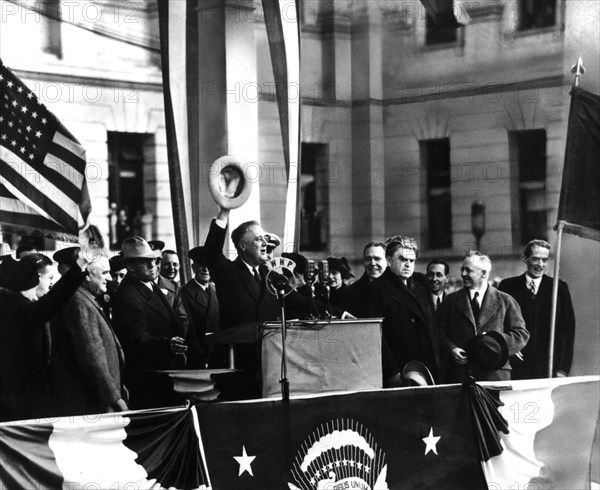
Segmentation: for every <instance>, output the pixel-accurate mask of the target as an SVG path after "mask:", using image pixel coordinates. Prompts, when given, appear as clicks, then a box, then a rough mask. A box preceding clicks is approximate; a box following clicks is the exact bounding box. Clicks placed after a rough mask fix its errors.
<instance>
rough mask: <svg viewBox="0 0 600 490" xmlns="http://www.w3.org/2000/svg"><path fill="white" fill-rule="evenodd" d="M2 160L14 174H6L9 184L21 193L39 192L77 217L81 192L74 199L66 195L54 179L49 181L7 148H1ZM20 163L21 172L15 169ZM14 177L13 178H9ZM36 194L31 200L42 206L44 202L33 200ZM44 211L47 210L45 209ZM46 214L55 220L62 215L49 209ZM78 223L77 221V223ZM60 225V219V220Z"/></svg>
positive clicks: (59, 207)
mask: <svg viewBox="0 0 600 490" xmlns="http://www.w3.org/2000/svg"><path fill="white" fill-rule="evenodd" d="M0 159H2V160H3V163H5V164H6V167H8V168H10V169H11V170H12V172H10V173H7V174H6V179H7V184H12V185H13V186H14V187H16V188H17V189H19V190H20V191H21V192H23V193H25V194H27V193H28V192H29V191H28V188H32V190H34V189H37V190H39V191H40V192H41V193H42V195H43V197H44V198H45V199H50V198H51V200H52V201H53V202H54V203H55V204H56V205H57V206H58V209H60V210H64V211H67V212H69V213H70V214H71V217H72V218H73V217H75V216H77V211H78V209H77V208H78V206H77V201H78V200H79V198H80V192H77V193H75V195H74V196H73V198H71V197H70V196H68V195H66V194H65V193H64V192H63V191H62V189H60V188H59V187H57V186H56V185H55V180H54V179H48V178H47V177H46V176H44V175H42V174H41V173H40V172H38V171H37V170H36V169H35V168H33V167H32V166H31V165H30V164H29V163H27V162H25V161H23V160H21V159H20V158H19V156H18V155H15V154H14V153H12V152H11V151H10V150H8V149H7V148H0ZM17 162H18V163H20V166H17V168H19V170H20V171H19V172H18V171H16V169H15V164H16V163H17ZM9 175H12V178H10V177H9ZM33 196H34V194H32V195H31V197H30V199H31V200H32V201H34V202H36V204H40V203H41V202H42V201H38V200H37V199H34V198H33ZM44 209H46V208H45V207H44ZM46 212H47V213H48V214H49V215H51V216H52V217H53V218H57V217H59V216H60V214H56V215H55V214H54V213H53V212H51V211H50V210H49V209H46ZM75 222H76V221H75ZM59 223H60V219H59Z"/></svg>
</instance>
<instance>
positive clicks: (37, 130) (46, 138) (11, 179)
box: [0, 60, 91, 238]
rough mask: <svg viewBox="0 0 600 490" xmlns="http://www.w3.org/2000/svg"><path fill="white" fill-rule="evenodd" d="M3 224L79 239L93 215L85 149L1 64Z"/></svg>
mask: <svg viewBox="0 0 600 490" xmlns="http://www.w3.org/2000/svg"><path fill="white" fill-rule="evenodd" d="M0 98H1V101H0V103H1V104H2V112H1V114H0V225H2V226H3V227H5V228H12V229H25V230H28V231H31V230H35V231H37V232H40V233H44V234H47V235H51V236H55V237H59V238H60V237H68V236H77V234H78V232H79V230H80V229H81V228H83V227H84V226H85V224H86V221H87V218H88V216H89V214H90V211H91V204H90V197H89V193H88V189H87V184H86V180H85V168H86V156H85V150H84V148H83V147H82V146H81V145H80V144H79V142H78V141H77V140H76V139H75V138H74V137H73V135H72V134H71V133H70V132H69V131H68V130H67V129H66V128H65V127H64V126H63V125H62V124H61V122H60V121H59V120H58V119H57V118H56V117H55V116H54V115H53V114H52V113H51V112H50V111H49V110H48V109H47V108H46V107H45V106H44V105H43V104H42V103H41V102H40V101H39V99H38V98H37V97H36V95H35V94H34V93H33V92H32V91H31V90H29V88H28V87H27V86H26V85H25V84H24V83H23V82H22V81H21V80H20V79H19V78H18V77H17V76H16V75H15V74H14V73H13V72H12V71H10V70H9V69H8V68H7V67H6V66H5V65H4V63H3V62H2V60H0Z"/></svg>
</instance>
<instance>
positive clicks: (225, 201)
mask: <svg viewBox="0 0 600 490" xmlns="http://www.w3.org/2000/svg"><path fill="white" fill-rule="evenodd" d="M226 174H229V175H230V176H233V177H235V179H236V180H238V185H237V186H236V187H235V189H233V188H230V186H229V185H227V184H228V183H227V182H224V180H225V179H224V176H225V175H226ZM224 184H225V185H224ZM208 190H209V191H210V193H211V195H212V197H213V199H214V200H215V202H216V203H217V204H218V205H219V207H221V208H223V209H235V208H239V207H240V206H241V205H242V204H244V203H245V202H246V201H247V200H248V198H249V197H250V193H251V192H252V186H251V185H250V183H249V182H248V181H247V179H246V175H245V174H244V168H243V167H242V164H241V163H240V162H239V161H238V160H237V159H236V158H234V157H232V156H230V155H225V156H222V157H220V158H217V159H216V160H215V161H214V162H213V164H212V165H211V166H210V171H209V175H208Z"/></svg>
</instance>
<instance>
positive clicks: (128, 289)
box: [113, 236, 188, 408]
mask: <svg viewBox="0 0 600 490" xmlns="http://www.w3.org/2000/svg"><path fill="white" fill-rule="evenodd" d="M122 255H123V259H124V260H125V263H126V267H127V275H126V276H125V279H123V282H122V283H121V285H120V286H119V289H118V291H117V293H116V295H115V298H114V305H113V320H114V326H115V331H116V333H117V335H118V336H119V339H120V340H121V344H122V345H123V348H124V350H125V357H126V359H127V366H126V368H125V384H126V385H127V387H128V388H129V390H130V392H131V406H132V407H133V408H149V407H157V406H165V405H170V404H173V403H178V400H177V399H176V398H174V394H173V391H172V387H171V384H170V381H169V380H168V378H167V377H166V376H157V375H153V374H152V371H153V370H164V369H182V368H184V367H185V366H186V361H187V358H186V352H187V350H188V346H187V345H186V341H185V337H186V331H185V327H184V326H183V325H182V324H181V322H180V321H179V318H178V316H177V314H176V313H175V311H174V310H173V308H172V307H171V305H170V304H169V302H168V301H167V298H166V297H165V295H164V294H163V292H162V291H161V290H160V289H159V288H158V286H157V285H156V279H157V278H158V263H159V257H160V252H158V251H154V250H152V249H151V248H150V245H148V242H147V241H146V240H144V239H143V238H141V237H137V236H136V237H131V238H126V239H125V240H123V244H122Z"/></svg>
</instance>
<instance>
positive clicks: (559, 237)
mask: <svg viewBox="0 0 600 490" xmlns="http://www.w3.org/2000/svg"><path fill="white" fill-rule="evenodd" d="M557 226H558V229H557V231H556V233H557V234H556V253H555V258H554V277H553V278H552V303H551V305H552V306H551V309H550V311H551V313H550V346H549V354H548V377H549V378H551V377H552V371H553V370H552V368H553V365H554V333H555V331H556V309H557V305H558V274H559V272H560V250H561V247H562V234H563V228H564V227H565V222H564V221H559V222H558V224H557Z"/></svg>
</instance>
